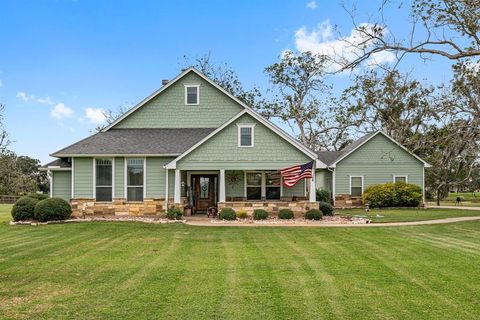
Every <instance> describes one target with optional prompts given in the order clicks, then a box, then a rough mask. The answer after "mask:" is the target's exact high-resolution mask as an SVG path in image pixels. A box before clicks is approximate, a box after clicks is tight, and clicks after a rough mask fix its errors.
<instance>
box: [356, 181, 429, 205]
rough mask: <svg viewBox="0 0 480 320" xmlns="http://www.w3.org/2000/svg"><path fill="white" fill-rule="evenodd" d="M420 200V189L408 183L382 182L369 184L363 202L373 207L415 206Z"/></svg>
mask: <svg viewBox="0 0 480 320" xmlns="http://www.w3.org/2000/svg"><path fill="white" fill-rule="evenodd" d="M421 202H422V189H421V188H420V187H419V186H417V185H414V184H408V183H401V182H397V183H384V184H376V185H371V186H369V187H368V188H367V189H366V190H365V192H364V194H363V203H365V204H366V203H368V204H369V205H370V207H371V208H375V207H379V208H380V207H417V206H418V205H419V204H420V203H421Z"/></svg>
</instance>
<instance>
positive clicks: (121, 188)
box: [114, 157, 125, 198]
mask: <svg viewBox="0 0 480 320" xmlns="http://www.w3.org/2000/svg"><path fill="white" fill-rule="evenodd" d="M124 197H125V158H124V157H116V158H115V195H114V198H124Z"/></svg>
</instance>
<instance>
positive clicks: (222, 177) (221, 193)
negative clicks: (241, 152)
mask: <svg viewBox="0 0 480 320" xmlns="http://www.w3.org/2000/svg"><path fill="white" fill-rule="evenodd" d="M219 179H220V181H219V185H218V189H219V192H218V193H219V195H218V202H225V170H224V169H221V170H220V177H219Z"/></svg>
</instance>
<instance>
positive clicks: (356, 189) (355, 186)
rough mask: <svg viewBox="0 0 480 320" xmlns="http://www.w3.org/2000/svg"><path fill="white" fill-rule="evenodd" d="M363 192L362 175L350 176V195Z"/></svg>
mask: <svg viewBox="0 0 480 320" xmlns="http://www.w3.org/2000/svg"><path fill="white" fill-rule="evenodd" d="M362 194H363V177H350V195H351V196H356V197H360V196H362Z"/></svg>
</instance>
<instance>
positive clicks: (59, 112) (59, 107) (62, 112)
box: [50, 103, 74, 119]
mask: <svg viewBox="0 0 480 320" xmlns="http://www.w3.org/2000/svg"><path fill="white" fill-rule="evenodd" d="M73 113H74V111H73V110H72V109H71V108H69V107H67V106H66V105H65V104H63V103H57V104H56V105H55V107H54V108H53V109H52V111H51V112H50V115H51V116H52V117H53V118H56V119H62V118H70V117H71V116H73Z"/></svg>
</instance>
